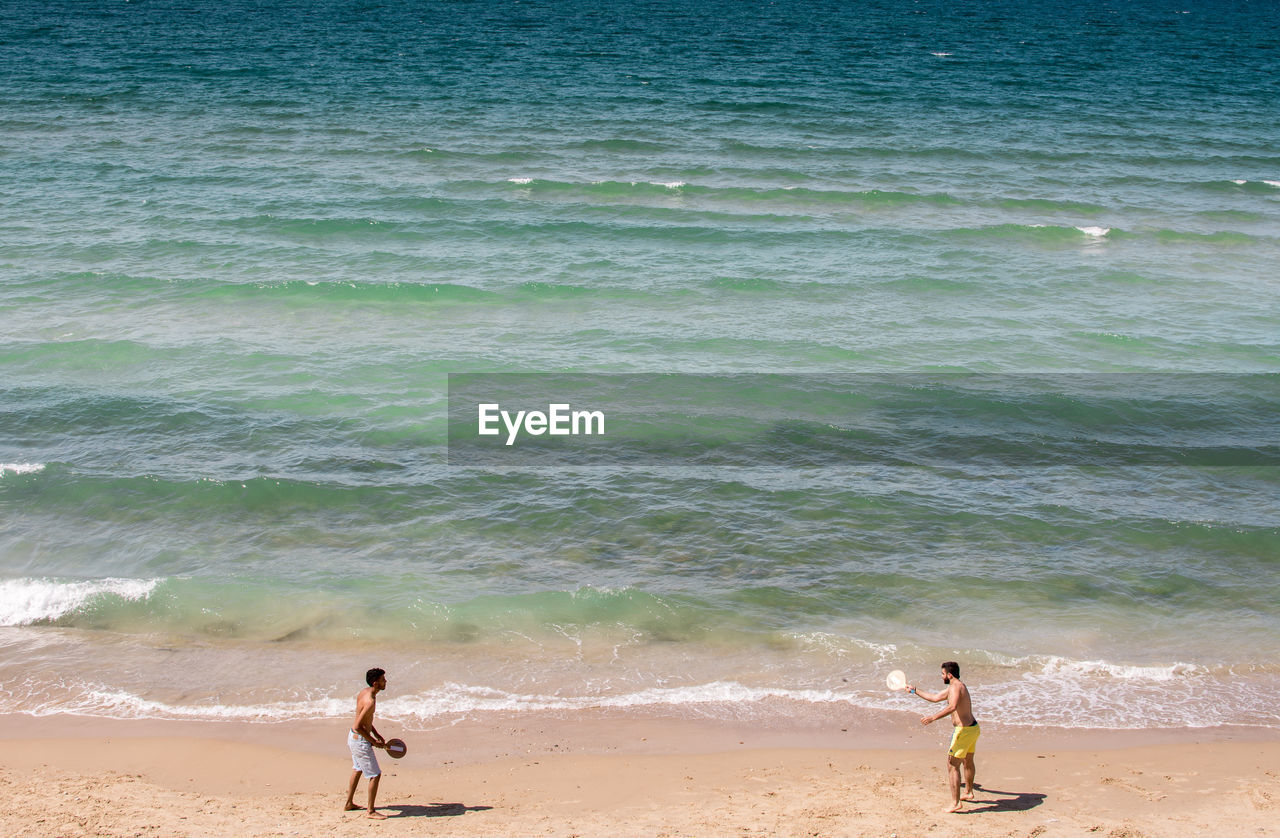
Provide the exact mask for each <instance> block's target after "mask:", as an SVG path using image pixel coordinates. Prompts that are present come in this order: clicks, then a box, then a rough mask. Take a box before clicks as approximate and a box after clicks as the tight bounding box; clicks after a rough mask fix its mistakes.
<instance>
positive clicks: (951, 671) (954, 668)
mask: <svg viewBox="0 0 1280 838" xmlns="http://www.w3.org/2000/svg"><path fill="white" fill-rule="evenodd" d="M942 671H943V672H945V673H947V674H948V675H950V676H951V677H952V678H959V677H960V664H958V663H956V662H955V661H944V662H943V664H942Z"/></svg>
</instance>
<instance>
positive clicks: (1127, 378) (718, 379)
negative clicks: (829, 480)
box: [449, 373, 1280, 468]
mask: <svg viewBox="0 0 1280 838" xmlns="http://www.w3.org/2000/svg"><path fill="white" fill-rule="evenodd" d="M449 463H450V465H462V466H519V467H526V466H539V465H546V466H557V465H558V466H589V465H615V466H616V465H626V464H634V465H680V466H688V465H715V466H759V465H779V466H789V467H797V468H801V467H815V466H828V465H839V464H881V465H903V466H908V465H918V466H945V465H947V464H949V463H951V464H959V463H966V464H986V465H991V466H1061V465H1069V466H1111V465H1171V466H1274V465H1277V464H1280V374H1241V375H1229V374H1206V373H1195V374H1190V373H1188V374H1131V373H1113V374H1089V375H1085V374H1066V373H1058V374H1043V375H996V374H969V373H942V374H931V373H909V374H832V375H825V374H822V375H820V374H812V375H780V374H754V373H753V374H740V375H687V374H668V375H664V374H651V373H644V374H558V373H499V374H481V373H475V374H473V373H456V374H451V375H450V376H449Z"/></svg>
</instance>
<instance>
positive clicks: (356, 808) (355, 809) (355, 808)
mask: <svg viewBox="0 0 1280 838" xmlns="http://www.w3.org/2000/svg"><path fill="white" fill-rule="evenodd" d="M362 808H363V807H361V806H357V805H356V804H354V803H348V804H347V805H346V806H343V807H342V811H344V812H359V811H360V810H361V809H362Z"/></svg>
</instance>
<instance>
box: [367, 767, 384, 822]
mask: <svg viewBox="0 0 1280 838" xmlns="http://www.w3.org/2000/svg"><path fill="white" fill-rule="evenodd" d="M381 779H382V775H381V774H379V775H378V776H377V777H374V778H372V779H371V780H369V817H371V818H373V819H374V820H379V821H383V820H386V819H387V816H386V815H384V814H382V813H381V812H379V811H378V807H377V806H375V805H374V801H376V800H377V799H378V781H379V780H381Z"/></svg>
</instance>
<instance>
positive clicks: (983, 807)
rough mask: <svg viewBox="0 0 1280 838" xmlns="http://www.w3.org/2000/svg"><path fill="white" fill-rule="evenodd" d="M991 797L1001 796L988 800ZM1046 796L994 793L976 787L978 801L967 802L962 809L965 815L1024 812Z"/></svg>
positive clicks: (1012, 792)
mask: <svg viewBox="0 0 1280 838" xmlns="http://www.w3.org/2000/svg"><path fill="white" fill-rule="evenodd" d="M993 795H1002V797H1000V798H999V799H996V800H989V799H986V798H990V797H992V796H993ZM1046 796H1047V795H1043V794H1036V793H1034V792H1016V791H996V790H995V789H989V788H987V787H986V786H978V799H977V800H971V801H968V805H967V806H966V807H965V809H964V814H966V815H976V814H978V813H979V812H1025V811H1027V810H1028V809H1034V808H1036V807H1037V806H1039V805H1040V804H1041V803H1043V802H1044V800H1045V797H1046Z"/></svg>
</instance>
